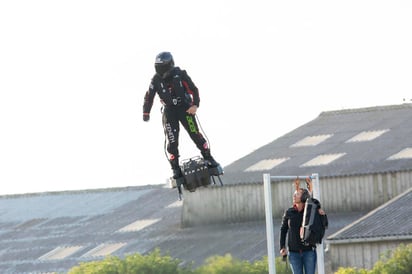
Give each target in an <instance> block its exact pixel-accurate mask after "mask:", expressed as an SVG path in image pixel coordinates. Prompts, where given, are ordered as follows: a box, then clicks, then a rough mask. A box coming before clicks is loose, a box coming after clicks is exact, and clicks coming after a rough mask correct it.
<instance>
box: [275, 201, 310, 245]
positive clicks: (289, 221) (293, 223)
mask: <svg viewBox="0 0 412 274" xmlns="http://www.w3.org/2000/svg"><path fill="white" fill-rule="evenodd" d="M302 220H303V210H302V211H300V212H299V211H298V210H297V208H296V207H295V206H293V207H291V208H288V209H287V210H286V211H285V214H284V215H283V219H282V225H281V227H280V249H282V248H285V246H286V235H288V249H289V251H292V252H300V251H308V250H312V249H313V248H314V247H315V246H308V245H304V244H303V243H302V240H301V239H300V227H301V226H302Z"/></svg>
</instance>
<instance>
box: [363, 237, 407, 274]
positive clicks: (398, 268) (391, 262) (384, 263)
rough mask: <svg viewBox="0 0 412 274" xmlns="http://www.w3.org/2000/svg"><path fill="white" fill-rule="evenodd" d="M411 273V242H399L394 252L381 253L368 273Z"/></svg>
mask: <svg viewBox="0 0 412 274" xmlns="http://www.w3.org/2000/svg"><path fill="white" fill-rule="evenodd" d="M410 273H412V244H408V245H404V244H401V245H400V246H399V247H398V248H397V249H396V250H395V251H394V252H387V253H386V254H384V255H383V257H382V258H381V260H379V261H378V262H377V263H376V264H375V265H374V267H373V269H372V270H371V271H370V272H369V273H368V274H410Z"/></svg>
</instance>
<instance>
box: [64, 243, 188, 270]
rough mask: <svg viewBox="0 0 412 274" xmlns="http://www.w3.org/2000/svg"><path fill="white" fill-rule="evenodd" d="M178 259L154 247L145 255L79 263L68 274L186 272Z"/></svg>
mask: <svg viewBox="0 0 412 274" xmlns="http://www.w3.org/2000/svg"><path fill="white" fill-rule="evenodd" d="M179 264H180V261H179V260H177V259H173V258H171V257H170V256H161V254H160V250H159V249H156V250H154V251H153V252H151V253H149V254H148V255H146V256H143V255H140V254H133V255H129V256H126V258H125V259H124V260H121V259H119V258H117V257H107V258H106V259H104V260H103V261H96V262H86V263H81V264H80V265H79V266H76V267H74V268H72V269H71V270H70V271H69V274H135V273H139V274H176V273H179V274H186V273H190V272H187V270H186V269H185V268H179Z"/></svg>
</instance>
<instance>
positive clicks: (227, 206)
mask: <svg viewBox="0 0 412 274" xmlns="http://www.w3.org/2000/svg"><path fill="white" fill-rule="evenodd" d="M320 176H321V174H320ZM223 177H224V176H223ZM262 181H263V174H262ZM223 182H224V178H223ZM301 185H302V186H304V182H302V184H301ZM319 185H320V193H321V196H320V197H321V198H320V202H321V204H322V207H323V208H324V209H325V210H326V211H327V212H353V211H366V210H372V209H374V208H376V207H378V206H379V205H381V204H383V203H385V202H387V201H388V200H390V199H392V198H393V197H395V196H397V195H399V194H401V193H402V192H403V191H404V190H406V189H408V188H410V187H412V172H396V173H395V172H394V173H383V174H370V175H359V176H345V177H330V178H322V177H321V178H320V180H319ZM271 191H272V212H273V215H274V216H275V217H281V216H282V215H283V213H284V211H285V210H286V209H287V208H288V207H290V206H291V204H292V194H293V192H294V184H293V180H289V181H282V182H273V183H272V184H271ZM183 195H184V199H183V211H182V225H183V226H194V225H199V224H212V223H221V222H225V223H228V222H229V223H230V222H242V221H254V220H264V218H265V203H264V190H263V183H254V184H238V185H224V186H214V185H212V186H210V187H207V188H204V187H201V188H198V189H197V190H196V191H195V192H192V193H189V192H184V194H183Z"/></svg>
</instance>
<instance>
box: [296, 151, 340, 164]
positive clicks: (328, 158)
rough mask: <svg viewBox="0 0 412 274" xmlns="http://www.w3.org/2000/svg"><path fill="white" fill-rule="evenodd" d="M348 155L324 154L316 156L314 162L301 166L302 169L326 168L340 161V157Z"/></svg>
mask: <svg viewBox="0 0 412 274" xmlns="http://www.w3.org/2000/svg"><path fill="white" fill-rule="evenodd" d="M345 154H346V153H335V154H323V155H319V156H316V157H315V158H313V159H312V160H310V161H308V162H306V163H304V164H303V165H301V166H302V167H307V166H324V165H328V164H330V163H332V162H333V161H335V160H337V159H339V158H340V157H342V156H344V155H345Z"/></svg>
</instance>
